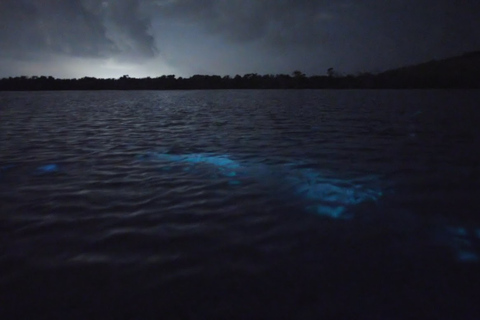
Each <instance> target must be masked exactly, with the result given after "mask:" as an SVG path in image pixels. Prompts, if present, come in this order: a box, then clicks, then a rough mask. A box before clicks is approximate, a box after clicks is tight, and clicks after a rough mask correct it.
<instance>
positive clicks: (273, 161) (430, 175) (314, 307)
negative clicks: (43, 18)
mask: <svg viewBox="0 0 480 320" xmlns="http://www.w3.org/2000/svg"><path fill="white" fill-rule="evenodd" d="M478 101H480V93H479V92H476V91H368V90H367V91H309V90H301V91H295V90H291V91H275V90H273V91H248V90H246V91H188V92H182V91H175V92H163V91H162V92H37V93H28V92H24V93H14V92H7V93H5V92H4V93H0V102H1V103H0V319H2V320H3V319H72V318H73V319H159V318H162V319H302V320H304V319H406V318H415V319H416V318H419V319H425V318H426V319H478V318H480V307H479V305H478V296H480V217H479V216H478V214H479V212H480V199H479V197H478V194H480V183H479V180H480V175H479V173H480V172H479V169H478V166H479V163H480V162H479V159H480V148H478V145H480V133H479V132H480V129H479V127H478V123H480V115H479V114H480V112H479V111H478Z"/></svg>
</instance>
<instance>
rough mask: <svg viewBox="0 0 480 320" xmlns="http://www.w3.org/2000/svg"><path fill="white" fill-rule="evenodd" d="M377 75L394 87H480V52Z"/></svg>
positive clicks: (383, 81)
mask: <svg viewBox="0 0 480 320" xmlns="http://www.w3.org/2000/svg"><path fill="white" fill-rule="evenodd" d="M376 78H377V81H379V82H377V84H379V85H381V86H382V87H392V88H480V51H475V52H470V53H465V54H463V55H461V56H457V57H452V58H447V59H442V60H432V61H429V62H425V63H421V64H418V65H413V66H407V67H402V68H398V69H393V70H388V71H385V72H382V73H380V74H378V75H377V76H376ZM382 83H383V84H382Z"/></svg>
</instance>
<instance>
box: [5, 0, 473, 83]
mask: <svg viewBox="0 0 480 320" xmlns="http://www.w3.org/2000/svg"><path fill="white" fill-rule="evenodd" d="M479 14H480V2H479V1H478V0H463V1H455V2H454V1H447V0H438V1H431V0H388V1H385V0H363V1H355V0H336V1H333V0H105V1H102V0H69V1H66V0H42V1H39V0H0V45H1V47H0V59H1V57H3V66H2V60H0V71H1V70H2V68H3V69H5V70H6V69H8V68H9V65H8V64H6V63H5V61H6V59H10V60H12V59H13V60H16V61H18V59H26V60H28V61H30V62H31V61H36V60H41V59H44V58H45V57H48V56H49V55H51V54H60V55H62V56H63V57H90V58H114V61H116V62H117V63H119V64H120V63H128V64H142V63H147V62H148V61H153V62H155V61H158V62H159V63H161V62H162V61H163V63H166V67H171V68H174V69H176V70H179V72H181V73H182V74H183V75H187V74H192V73H193V72H196V71H197V70H201V71H202V70H203V71H202V72H205V73H225V74H226V73H230V74H231V73H234V72H240V73H242V70H243V73H248V72H262V73H277V72H285V71H287V70H289V71H290V72H291V71H292V70H294V69H301V70H302V71H304V72H306V73H308V74H312V73H317V74H318V73H321V74H324V73H325V70H326V69H327V68H328V67H335V68H336V69H338V70H339V71H343V72H358V71H380V70H383V69H386V68H391V67H397V66H401V65H404V64H410V63H416V62H422V61H424V60H429V59H432V58H443V57H446V56H450V55H456V54H461V53H462V52H465V51H471V50H479V49H480V19H478V15H479ZM153 62H152V63H153ZM153 65H154V64H152V66H153ZM164 69H165V68H164ZM158 70H160V71H157V72H161V70H162V69H158ZM12 72H13V71H12ZM119 72H120V71H119ZM152 72H156V71H155V70H152ZM152 75H154V74H152ZM0 76H1V75H0Z"/></svg>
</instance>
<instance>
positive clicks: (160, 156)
mask: <svg viewBox="0 0 480 320" xmlns="http://www.w3.org/2000/svg"><path fill="white" fill-rule="evenodd" d="M138 159H140V160H161V161H168V162H177V163H182V164H186V165H187V167H186V168H184V169H183V170H184V171H190V170H191V169H192V168H195V166H196V165H201V166H203V165H206V166H208V167H213V168H215V169H216V172H217V173H218V174H220V175H222V176H224V177H229V178H233V177H237V176H238V175H239V173H242V174H244V175H245V174H246V175H248V176H252V177H260V176H261V177H264V178H265V177H269V178H271V179H265V180H268V181H274V182H275V183H279V179H280V183H279V185H281V186H285V185H286V186H293V189H294V191H293V192H294V194H295V195H296V196H298V197H301V198H303V199H304V200H305V201H306V202H307V204H306V207H305V208H306V210H307V211H308V212H314V213H316V214H319V215H322V216H326V217H330V218H334V219H348V218H352V217H353V216H352V214H351V211H349V210H348V209H349V208H351V207H353V206H355V205H358V204H361V203H364V202H374V201H377V200H378V199H379V198H380V197H381V196H382V194H383V193H382V191H381V190H379V189H378V188H371V187H367V186H365V185H366V184H368V182H371V181H369V180H368V179H364V180H345V179H338V178H328V177H326V176H322V175H321V174H320V173H319V172H318V171H315V170H313V169H297V168H295V166H297V165H298V163H290V164H286V165H284V166H278V167H276V166H273V165H272V166H265V165H259V164H253V163H251V164H241V163H240V162H238V161H235V160H232V159H231V158H230V157H229V156H227V155H215V154H207V153H193V154H169V153H158V152H149V153H146V154H144V155H141V156H139V157H138ZM167 167H168V168H170V166H167ZM164 170H165V168H164ZM370 180H372V179H370ZM229 184H230V185H239V184H241V182H240V181H239V180H237V179H235V180H230V181H229Z"/></svg>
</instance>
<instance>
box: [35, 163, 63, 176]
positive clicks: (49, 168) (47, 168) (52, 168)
mask: <svg viewBox="0 0 480 320" xmlns="http://www.w3.org/2000/svg"><path fill="white" fill-rule="evenodd" d="M58 170H59V166H58V165H56V164H47V165H43V166H40V167H38V168H37V169H36V170H35V173H37V174H44V173H52V172H56V171H58Z"/></svg>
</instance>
